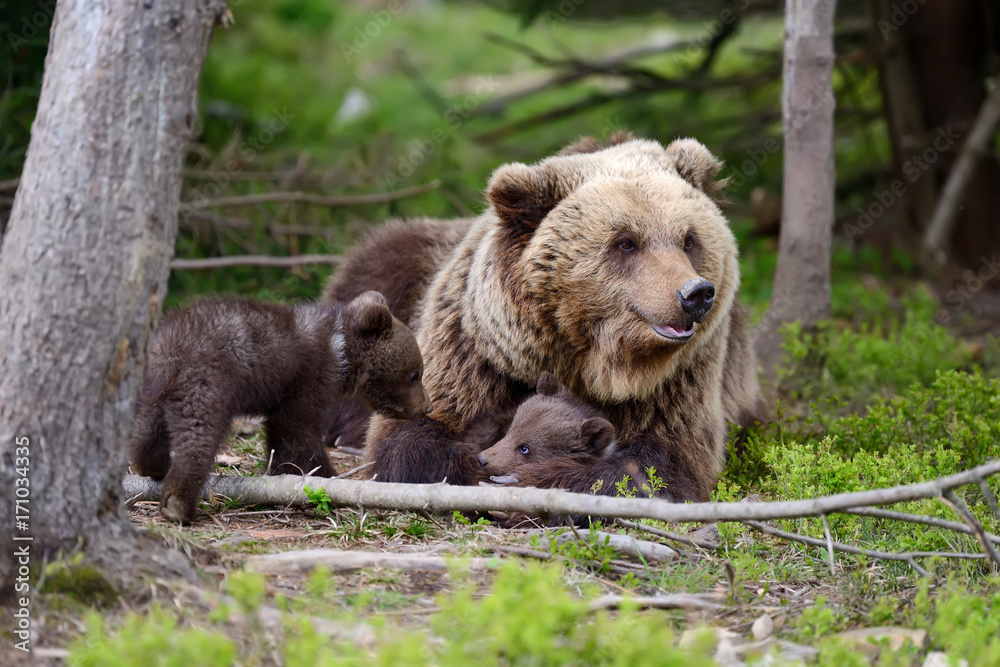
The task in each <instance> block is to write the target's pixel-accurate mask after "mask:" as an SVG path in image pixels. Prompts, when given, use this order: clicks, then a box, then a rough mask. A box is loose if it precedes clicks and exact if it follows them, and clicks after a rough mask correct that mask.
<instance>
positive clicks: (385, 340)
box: [343, 291, 431, 419]
mask: <svg viewBox="0 0 1000 667" xmlns="http://www.w3.org/2000/svg"><path fill="white" fill-rule="evenodd" d="M343 336H344V338H343V347H344V355H345V357H346V359H347V364H348V375H349V377H351V378H352V379H353V382H352V383H351V384H352V385H353V387H352V388H353V391H354V394H356V395H357V396H358V397H360V398H362V399H364V400H365V402H367V403H368V405H370V406H371V408H372V409H373V410H374V411H375V412H378V413H380V414H383V415H385V416H386V417H393V418H395V419H417V418H420V417H423V416H424V415H426V414H427V413H429V412H430V411H431V401H430V399H429V398H428V397H427V392H426V391H425V390H424V385H423V379H422V378H423V373H424V361H423V357H422V356H421V354H420V348H419V347H418V346H417V339H416V338H415V337H414V335H413V332H411V331H410V330H409V329H408V328H407V326H406V325H405V324H403V323H402V322H400V321H399V320H398V319H396V318H395V317H393V315H392V313H391V312H390V311H389V306H388V304H387V303H386V300H385V297H384V296H382V294H380V293H379V292H375V291H368V292H364V293H363V294H361V295H359V296H358V297H357V298H355V299H354V300H353V301H351V302H350V303H348V304H347V305H346V306H344V311H343Z"/></svg>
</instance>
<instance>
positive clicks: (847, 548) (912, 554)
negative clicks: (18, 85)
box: [742, 521, 985, 577]
mask: <svg viewBox="0 0 1000 667" xmlns="http://www.w3.org/2000/svg"><path fill="white" fill-rule="evenodd" d="M742 523H745V524H746V525H748V526H750V527H751V528H753V529H754V530H758V531H760V532H762V533H765V534H767V535H773V536H774V537H780V538H781V539H783V540H789V541H790V542H799V543H800V544H808V545H810V546H814V547H823V548H826V549H829V550H830V551H829V553H830V554H831V555H830V567H831V570H832V569H833V556H832V554H833V552H834V551H842V552H844V553H849V554H857V555H859V556H867V557H869V558H878V559H880V560H898V561H903V562H904V563H908V564H909V565H910V566H911V567H912V568H913V569H914V570H916V571H917V572H919V573H920V574H921V575H923V576H925V577H930V576H931V574H930V573H929V572H928V571H927V570H925V569H924V568H922V567H920V565H918V564H917V562H916V560H915V559H917V558H964V559H970V560H982V559H983V558H985V556H984V555H983V554H974V553H964V552H956V551H909V552H905V553H890V552H888V551H878V550H876V549H862V548H861V547H855V546H851V545H850V544H841V543H840V542H834V541H833V540H832V539H829V540H821V539H818V538H815V537H809V536H807V535H800V534H798V533H789V532H788V531H785V530H781V529H779V528H775V527H774V526H769V525H768V524H766V523H761V522H760V521H743V522H742Z"/></svg>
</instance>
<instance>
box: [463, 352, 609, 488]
mask: <svg viewBox="0 0 1000 667" xmlns="http://www.w3.org/2000/svg"><path fill="white" fill-rule="evenodd" d="M535 392H536V393H535V394H534V395H533V396H531V397H530V398H528V399H527V400H525V401H524V402H523V403H521V405H520V406H518V408H517V412H516V413H514V421H512V422H511V425H510V428H508V429H507V433H506V434H505V435H504V437H503V438H502V439H501V440H500V441H499V442H497V443H496V444H495V445H493V446H492V447H490V448H489V449H487V450H485V451H483V452H481V453H480V454H479V457H478V458H479V465H481V466H482V468H483V472H485V473H486V474H487V475H489V476H490V477H491V478H493V479H494V481H496V482H503V483H508V482H522V483H528V484H529V485H530V480H529V479H525V480H522V479H521V476H526V477H530V476H531V475H530V472H529V469H530V468H535V467H539V466H541V467H544V466H546V464H547V463H548V464H556V463H561V464H563V465H566V464H571V465H572V464H576V465H581V466H585V465H589V464H592V463H595V462H596V461H598V460H600V459H602V458H604V457H605V456H607V455H608V454H610V453H611V452H612V451H614V447H615V427H614V426H612V425H611V422H609V421H608V420H607V419H606V418H605V417H604V415H603V414H602V413H601V412H600V411H599V410H597V409H596V408H593V407H591V406H589V405H586V404H584V403H582V402H580V401H578V400H577V399H575V398H573V396H572V395H570V393H569V391H568V390H567V389H566V388H565V387H563V386H561V385H560V384H559V382H558V381H557V380H556V378H555V376H554V375H553V374H552V373H549V372H547V371H546V372H545V373H542V374H541V376H540V377H539V378H538V385H537V387H536V388H535ZM529 464H530V466H529ZM519 471H520V472H519Z"/></svg>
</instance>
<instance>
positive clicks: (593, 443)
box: [580, 417, 615, 452]
mask: <svg viewBox="0 0 1000 667" xmlns="http://www.w3.org/2000/svg"><path fill="white" fill-rule="evenodd" d="M580 438H581V439H582V440H583V442H584V443H587V444H588V445H589V446H590V450H591V451H592V452H597V451H600V450H602V449H604V448H605V447H607V446H608V445H610V444H611V443H612V442H614V440H615V427H614V426H612V425H611V422H609V421H608V420H607V419H603V418H601V417H591V418H590V419H584V420H583V423H582V424H580Z"/></svg>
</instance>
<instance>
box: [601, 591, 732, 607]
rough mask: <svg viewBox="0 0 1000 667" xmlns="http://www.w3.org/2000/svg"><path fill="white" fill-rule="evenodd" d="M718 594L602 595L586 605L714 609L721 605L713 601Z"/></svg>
mask: <svg viewBox="0 0 1000 667" xmlns="http://www.w3.org/2000/svg"><path fill="white" fill-rule="evenodd" d="M718 599H720V597H719V596H718V595H713V594H708V595H698V594H694V593H676V594H673V595H656V596H654V597H641V598H640V597H629V596H626V595H604V596H601V597H599V598H597V599H595V600H593V601H592V602H591V603H590V605H588V610H589V611H592V612H593V611H599V610H601V609H618V608H620V607H621V606H623V605H631V606H634V607H638V608H639V609H698V610H703V611H715V610H716V609H722V605H720V604H718V603H716V602H713V600H718Z"/></svg>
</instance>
